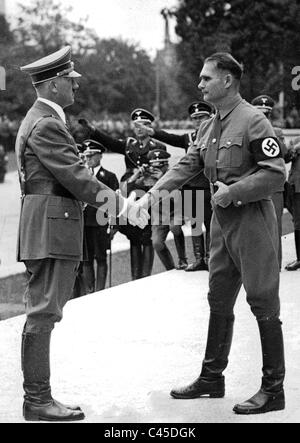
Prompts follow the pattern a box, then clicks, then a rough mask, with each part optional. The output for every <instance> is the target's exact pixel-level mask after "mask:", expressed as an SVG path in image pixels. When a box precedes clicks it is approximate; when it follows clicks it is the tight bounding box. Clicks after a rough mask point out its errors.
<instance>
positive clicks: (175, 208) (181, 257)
mask: <svg viewBox="0 0 300 443" xmlns="http://www.w3.org/2000/svg"><path fill="white" fill-rule="evenodd" d="M170 157H171V155H170V154H169V153H168V152H167V151H164V150H163V149H154V150H153V151H150V152H149V154H148V159H149V165H150V167H149V173H148V174H149V178H148V177H147V176H145V177H144V178H143V181H144V184H145V186H146V187H145V190H148V189H149V187H151V186H154V184H155V183H156V182H157V181H158V180H159V179H160V178H161V177H162V176H163V175H164V174H165V173H166V172H167V171H168V169H169V158H170ZM173 197H174V199H171V201H169V200H166V199H164V201H163V202H162V201H161V202H160V204H159V205H157V206H156V207H155V208H153V210H152V222H153V224H152V242H153V247H154V250H155V251H156V253H157V255H158V257H159V259H160V260H161V262H162V264H163V265H164V267H165V268H166V270H167V271H170V270H171V269H175V263H174V259H173V257H172V254H171V252H170V250H169V248H168V247H167V245H166V239H167V236H168V234H169V232H170V231H171V232H172V234H173V236H174V242H175V247H176V252H177V256H178V263H179V264H178V266H177V269H178V268H179V267H180V266H182V263H186V260H187V259H186V248H185V238H184V233H183V230H182V224H183V217H182V198H181V193H180V192H178V194H177V195H176V194H174V196H173ZM163 205H164V206H163ZM166 207H167V208H168V211H165V210H163V208H166Z"/></svg>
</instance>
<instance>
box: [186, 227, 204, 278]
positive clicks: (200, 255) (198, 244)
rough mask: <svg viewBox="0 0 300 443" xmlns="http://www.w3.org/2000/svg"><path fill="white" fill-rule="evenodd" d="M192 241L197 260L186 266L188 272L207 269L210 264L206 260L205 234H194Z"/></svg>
mask: <svg viewBox="0 0 300 443" xmlns="http://www.w3.org/2000/svg"><path fill="white" fill-rule="evenodd" d="M192 243H193V250H194V256H195V259H196V260H195V262H194V263H191V264H190V265H189V266H188V267H187V268H186V272H195V271H207V270H208V266H207V264H206V263H205V261H204V254H205V251H204V235H203V234H201V235H193V236H192Z"/></svg>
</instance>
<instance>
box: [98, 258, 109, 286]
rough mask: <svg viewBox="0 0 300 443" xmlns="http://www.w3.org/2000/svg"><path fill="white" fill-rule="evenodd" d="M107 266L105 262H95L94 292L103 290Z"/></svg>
mask: <svg viewBox="0 0 300 443" xmlns="http://www.w3.org/2000/svg"><path fill="white" fill-rule="evenodd" d="M107 270H108V266H107V263H106V261H99V262H97V283H96V291H102V290H103V289H105V285H106V278H107Z"/></svg>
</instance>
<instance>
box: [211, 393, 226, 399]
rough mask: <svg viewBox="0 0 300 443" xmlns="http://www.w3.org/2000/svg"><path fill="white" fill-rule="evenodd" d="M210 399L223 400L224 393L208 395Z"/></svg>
mask: <svg viewBox="0 0 300 443" xmlns="http://www.w3.org/2000/svg"><path fill="white" fill-rule="evenodd" d="M209 397H210V398H224V397H225V392H213V393H211V394H209Z"/></svg>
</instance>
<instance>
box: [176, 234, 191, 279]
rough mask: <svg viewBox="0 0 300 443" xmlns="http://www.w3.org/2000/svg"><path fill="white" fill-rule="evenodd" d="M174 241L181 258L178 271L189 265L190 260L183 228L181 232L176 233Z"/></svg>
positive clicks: (177, 267)
mask: <svg viewBox="0 0 300 443" xmlns="http://www.w3.org/2000/svg"><path fill="white" fill-rule="evenodd" d="M174 242H175V247H176V251H177V255H178V259H179V260H178V266H176V269H177V270H178V271H182V270H185V269H186V268H187V267H188V262H187V258H186V249H185V238H184V234H183V231H182V230H181V231H180V233H179V234H177V235H174Z"/></svg>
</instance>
